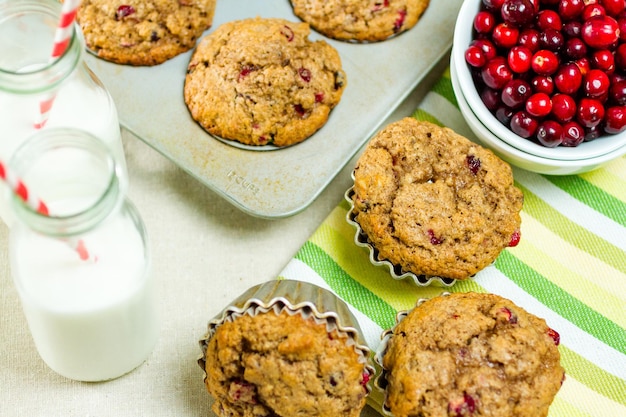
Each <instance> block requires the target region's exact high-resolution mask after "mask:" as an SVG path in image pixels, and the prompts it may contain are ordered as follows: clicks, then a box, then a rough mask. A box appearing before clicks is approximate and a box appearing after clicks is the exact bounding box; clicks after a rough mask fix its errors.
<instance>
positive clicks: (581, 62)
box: [574, 56, 591, 77]
mask: <svg viewBox="0 0 626 417" xmlns="http://www.w3.org/2000/svg"><path fill="white" fill-rule="evenodd" d="M574 64H576V66H577V67H578V69H579V70H580V75H582V76H583V77H584V76H585V75H586V74H587V73H588V72H589V70H590V69H591V62H590V61H589V58H587V57H586V56H584V57H582V58H580V59H577V60H576V61H574Z"/></svg>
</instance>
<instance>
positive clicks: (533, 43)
mask: <svg viewBox="0 0 626 417" xmlns="http://www.w3.org/2000/svg"><path fill="white" fill-rule="evenodd" d="M517 44H518V46H525V47H527V48H528V49H530V50H531V51H532V52H537V51H538V50H539V32H537V31H536V30H535V29H532V28H529V29H524V30H522V31H521V32H520V34H519V37H518V38H517Z"/></svg>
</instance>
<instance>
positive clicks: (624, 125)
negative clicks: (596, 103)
mask: <svg viewBox="0 0 626 417" xmlns="http://www.w3.org/2000/svg"><path fill="white" fill-rule="evenodd" d="M625 129H626V107H625V106H614V107H609V108H608V109H606V117H605V123H604V131H605V132H606V133H609V134H611V135H614V134H616V133H620V132H623V131H624V130H625Z"/></svg>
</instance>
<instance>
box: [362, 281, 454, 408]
mask: <svg viewBox="0 0 626 417" xmlns="http://www.w3.org/2000/svg"><path fill="white" fill-rule="evenodd" d="M440 295H442V296H447V295H450V293H449V292H443V293H441V294H440ZM428 300H429V299H428V298H420V299H418V300H417V302H416V303H415V307H414V309H415V308H418V307H419V306H420V305H422V303H424V302H425V301H428ZM411 311H412V310H402V311H398V314H396V324H395V325H394V326H393V327H392V328H391V329H386V330H384V331H383V332H382V334H381V336H380V338H381V342H380V345H378V349H376V352H375V354H374V362H375V363H376V365H378V367H379V368H380V371H379V373H378V376H377V377H376V379H375V380H374V386H375V387H376V389H377V390H378V391H380V392H382V393H383V395H384V399H383V402H382V406H381V409H382V412H383V413H384V414H385V415H387V416H391V417H393V414H392V413H391V410H389V408H387V406H386V404H387V385H388V382H387V372H388V370H387V369H385V367H384V366H383V357H384V356H385V352H386V351H387V346H388V345H389V341H390V340H391V338H392V337H393V336H394V332H395V330H396V328H397V327H398V324H400V322H401V321H402V320H404V318H405V317H406V316H408V314H409V313H410V312H411Z"/></svg>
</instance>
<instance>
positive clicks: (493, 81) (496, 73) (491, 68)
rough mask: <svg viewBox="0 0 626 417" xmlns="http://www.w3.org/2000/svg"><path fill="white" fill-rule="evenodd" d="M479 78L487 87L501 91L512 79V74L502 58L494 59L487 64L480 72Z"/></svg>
mask: <svg viewBox="0 0 626 417" xmlns="http://www.w3.org/2000/svg"><path fill="white" fill-rule="evenodd" d="M481 77H482V80H483V82H484V83H485V85H486V86H487V87H491V88H495V89H497V90H501V89H502V88H503V87H504V86H505V85H506V83H508V82H509V81H511V80H512V79H513V72H512V71H511V69H510V68H509V67H508V66H507V64H506V60H505V59H504V58H502V57H499V56H498V57H495V58H494V59H492V60H491V61H489V62H487V63H486V64H485V66H484V67H483V68H482V70H481Z"/></svg>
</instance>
